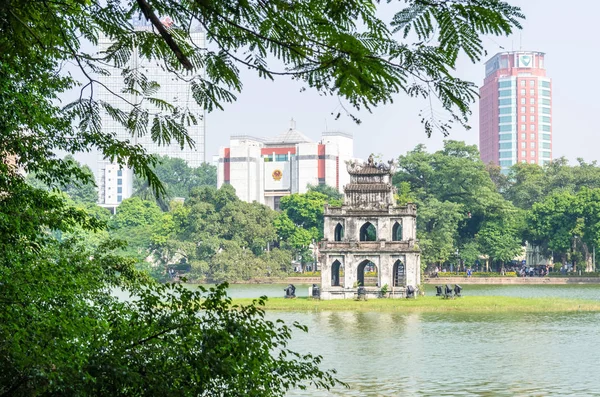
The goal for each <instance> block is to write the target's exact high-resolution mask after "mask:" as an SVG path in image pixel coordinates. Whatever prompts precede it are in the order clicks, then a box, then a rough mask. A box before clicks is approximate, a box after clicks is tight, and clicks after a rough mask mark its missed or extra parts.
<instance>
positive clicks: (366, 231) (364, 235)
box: [360, 222, 377, 241]
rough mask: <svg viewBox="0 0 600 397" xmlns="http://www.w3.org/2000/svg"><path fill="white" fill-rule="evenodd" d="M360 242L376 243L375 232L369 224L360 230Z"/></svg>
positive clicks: (373, 227)
mask: <svg viewBox="0 0 600 397" xmlns="http://www.w3.org/2000/svg"><path fill="white" fill-rule="evenodd" d="M360 241H377V230H375V226H373V224H372V223H371V222H367V223H365V224H364V225H362V227H361V228H360Z"/></svg>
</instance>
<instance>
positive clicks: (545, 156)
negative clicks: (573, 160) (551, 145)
mask: <svg viewBox="0 0 600 397" xmlns="http://www.w3.org/2000/svg"><path fill="white" fill-rule="evenodd" d="M542 157H544V158H549V157H550V152H542Z"/></svg>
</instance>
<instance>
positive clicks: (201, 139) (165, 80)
mask: <svg viewBox="0 0 600 397" xmlns="http://www.w3.org/2000/svg"><path fill="white" fill-rule="evenodd" d="M162 21H163V24H165V26H167V27H168V26H170V24H172V21H171V20H170V19H169V18H163V19H162ZM132 22H133V25H134V27H135V29H137V30H151V29H152V27H151V25H150V24H149V22H146V20H145V19H144V18H141V19H136V20H134V21H132ZM190 36H191V37H190V38H191V40H192V41H193V43H194V44H195V45H196V46H198V47H199V48H204V47H205V42H204V41H205V37H204V33H203V32H200V31H198V32H193V33H191V35H190ZM110 45H112V42H111V40H110V39H109V38H107V37H106V36H101V37H100V38H99V40H98V50H99V51H100V52H103V51H106V49H108V48H109V46H110ZM124 68H128V69H131V70H140V71H142V72H143V73H144V74H145V75H146V77H147V78H148V81H155V82H157V83H158V84H159V85H160V89H159V90H158V91H157V92H156V93H154V94H152V97H155V98H159V99H161V100H164V101H166V102H168V103H170V104H172V105H174V106H176V107H179V108H181V109H188V110H189V111H190V112H192V113H193V114H194V115H195V116H196V122H197V124H196V125H193V124H192V125H190V126H189V127H188V128H187V132H188V134H189V136H190V138H191V139H192V140H193V142H194V145H195V146H194V148H190V147H188V146H185V147H183V148H182V147H181V146H180V145H179V144H177V143H175V142H171V143H170V144H165V143H162V144H160V143H157V142H154V141H153V140H152V138H151V136H150V133H147V134H146V135H144V136H131V134H130V133H129V131H128V130H127V129H126V128H125V127H124V126H123V125H121V124H120V123H119V122H117V121H116V120H114V119H113V118H112V117H110V116H109V115H108V114H107V113H106V112H105V111H103V112H102V113H101V117H102V129H103V131H104V132H108V133H114V134H115V136H116V137H117V139H119V140H121V141H129V142H130V143H131V144H134V145H140V146H142V147H143V148H144V149H146V151H147V152H148V153H150V154H156V155H159V156H169V157H174V158H181V159H183V160H185V161H186V163H187V164H188V165H189V166H190V167H199V166H200V165H201V164H202V163H203V162H205V160H206V155H205V135H206V133H205V123H204V118H205V117H204V116H205V111H204V109H202V107H201V106H200V105H198V103H197V102H196V101H195V100H194V98H193V95H192V90H191V84H190V82H188V81H185V80H183V79H179V78H177V77H176V76H175V75H173V74H172V73H170V72H169V71H168V70H166V68H165V66H164V63H163V62H162V61H160V60H151V61H149V60H147V59H145V58H144V57H142V56H140V55H139V54H138V53H137V51H134V52H133V54H132V55H131V58H130V59H129V62H128V64H127V65H125V66H124V67H123V68H122V69H124ZM107 69H108V71H109V72H110V74H109V75H98V76H97V79H98V81H99V82H100V83H101V85H103V86H105V87H107V89H105V88H103V87H100V91H99V93H98V99H99V100H101V101H105V102H107V103H109V104H111V105H112V106H114V107H117V108H119V109H120V110H122V111H124V112H130V111H131V109H132V108H131V106H130V105H129V104H127V103H126V102H125V101H123V100H120V99H118V98H116V97H115V96H114V94H113V93H111V91H112V92H114V93H119V95H120V96H122V97H123V98H124V99H125V100H127V101H128V102H130V103H138V102H140V99H141V98H139V97H137V96H136V95H134V94H130V93H123V92H122V90H123V88H124V87H125V85H124V82H123V76H122V75H121V72H122V69H117V68H110V67H109V68H107ZM188 77H190V78H191V77H192V76H188ZM109 90H110V91H109ZM143 106H144V108H145V109H146V110H148V111H149V112H151V113H152V112H156V113H160V112H161V111H160V109H158V108H157V107H156V106H154V105H152V104H150V103H149V102H148V101H145V102H144V104H143ZM150 123H152V116H150V120H149V124H150ZM114 166H115V164H112V163H111V162H110V161H109V160H107V159H104V158H99V160H98V169H99V171H98V174H97V175H96V176H97V185H98V186H99V188H100V191H99V197H100V205H102V206H105V207H115V206H118V205H119V204H120V203H121V201H122V200H124V199H126V198H129V197H131V195H132V193H133V172H131V170H127V171H126V170H123V171H124V172H123V173H122V176H121V178H120V179H121V180H122V183H123V185H122V186H121V189H120V190H121V192H120V193H119V194H115V191H114V190H113V189H112V188H113V187H116V186H112V183H111V182H114V180H113V181H109V180H108V179H109V178H110V179H114V178H113V171H114ZM117 168H118V167H117ZM103 178H104V179H103ZM109 188H110V190H111V191H110V192H109V191H108V189H109ZM102 189H106V190H107V191H105V192H103V190H102Z"/></svg>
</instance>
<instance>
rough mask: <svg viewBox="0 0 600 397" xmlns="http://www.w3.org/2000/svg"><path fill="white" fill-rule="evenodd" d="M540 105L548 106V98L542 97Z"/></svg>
mask: <svg viewBox="0 0 600 397" xmlns="http://www.w3.org/2000/svg"><path fill="white" fill-rule="evenodd" d="M542 105H546V106H550V99H547V98H542Z"/></svg>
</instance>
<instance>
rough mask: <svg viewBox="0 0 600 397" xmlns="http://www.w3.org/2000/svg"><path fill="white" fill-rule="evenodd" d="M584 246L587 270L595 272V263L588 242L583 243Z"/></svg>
mask: <svg viewBox="0 0 600 397" xmlns="http://www.w3.org/2000/svg"><path fill="white" fill-rule="evenodd" d="M582 247H583V252H584V254H585V271H586V272H593V271H594V270H595V269H594V263H593V262H592V255H591V253H590V250H589V248H588V246H587V244H582Z"/></svg>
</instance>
